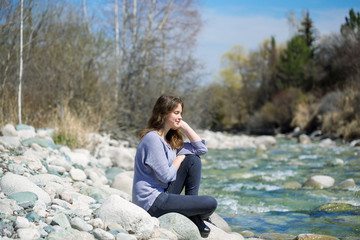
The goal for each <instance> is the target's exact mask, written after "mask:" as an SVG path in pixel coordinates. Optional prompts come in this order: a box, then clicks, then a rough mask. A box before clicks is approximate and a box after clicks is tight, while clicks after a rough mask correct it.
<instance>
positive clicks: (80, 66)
mask: <svg viewBox="0 0 360 240" xmlns="http://www.w3.org/2000/svg"><path fill="white" fill-rule="evenodd" d="M21 3H22V2H21V1H20V0H19V1H13V0H2V1H0V108H1V112H2V114H1V115H0V125H1V126H3V125H5V124H7V123H12V124H18V123H23V124H28V125H32V126H35V127H36V128H44V127H51V128H54V129H56V133H55V134H56V136H55V139H58V141H59V142H62V141H65V143H66V144H68V145H69V144H70V145H71V144H72V143H73V144H74V145H76V144H78V142H77V141H76V140H75V139H78V138H79V137H80V136H81V135H82V134H83V133H86V132H106V133H111V134H112V135H113V137H115V138H122V137H124V135H125V136H126V135H128V136H134V135H136V134H137V133H138V132H139V131H140V130H142V129H143V128H144V127H145V125H146V121H147V118H148V117H149V115H150V113H151V108H152V105H153V103H154V101H155V100H156V98H157V97H158V96H160V95H161V94H172V95H178V96H181V97H182V99H183V100H184V102H185V107H184V116H183V117H184V119H187V121H188V122H191V123H192V124H193V125H194V126H196V127H197V128H200V129H210V130H214V131H228V132H232V133H246V134H254V135H259V134H277V133H289V132H293V131H294V130H295V129H296V130H297V131H299V132H301V133H306V134H312V133H314V132H321V135H323V136H327V137H330V138H333V139H342V140H345V141H350V140H354V139H359V138H360V13H359V12H355V11H354V10H353V9H349V12H348V15H347V16H344V23H343V24H342V26H341V28H340V29H339V32H338V33H336V34H332V35H329V36H322V37H321V38H320V37H319V36H318V33H317V30H316V27H315V25H316V23H314V22H313V21H312V19H311V15H310V12H308V11H305V12H304V14H303V16H302V19H301V21H300V23H299V24H298V25H295V24H294V26H293V28H294V29H295V32H296V33H295V34H294V35H293V36H292V37H291V38H290V39H289V40H288V42H286V43H278V42H277V41H276V39H275V38H274V37H272V36H269V39H264V41H263V42H262V43H261V44H260V45H259V47H258V48H257V49H256V50H254V51H247V50H246V49H245V48H244V47H242V46H234V47H232V48H231V49H229V51H228V52H226V53H224V55H223V57H222V62H221V66H222V69H221V71H220V72H219V73H218V74H217V76H216V78H214V79H213V81H212V82H210V83H207V84H204V81H203V79H204V78H205V73H204V71H203V63H201V62H200V60H199V59H197V58H196V57H195V56H194V49H196V39H197V36H198V34H199V31H200V30H201V27H202V24H203V22H202V18H201V12H200V10H199V4H200V3H199V2H198V1H195V0H167V1H156V0H152V1H137V0H123V1H121V0H120V1H118V0H113V1H104V4H102V5H101V7H100V6H99V8H98V9H97V11H96V14H88V13H89V11H88V9H89V6H88V5H87V1H86V0H83V1H80V2H77V3H76V4H75V3H74V2H72V1H66V0H63V1H47V0H37V1H35V0H25V1H23V5H22V4H21ZM92 12H94V11H92ZM21 16H23V17H22V18H21ZM21 29H22V31H21ZM19 69H21V71H20V70H19ZM19 96H20V98H19ZM19 99H20V100H19ZM19 104H20V106H21V107H19ZM19 109H20V111H19ZM74 147H75V146H74Z"/></svg>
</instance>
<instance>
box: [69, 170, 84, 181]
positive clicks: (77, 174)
mask: <svg viewBox="0 0 360 240" xmlns="http://www.w3.org/2000/svg"><path fill="white" fill-rule="evenodd" d="M69 173H70V176H71V178H72V179H73V180H74V181H82V182H83V181H85V180H86V174H85V172H84V171H83V170H81V169H78V168H72V169H71V170H70V172H69Z"/></svg>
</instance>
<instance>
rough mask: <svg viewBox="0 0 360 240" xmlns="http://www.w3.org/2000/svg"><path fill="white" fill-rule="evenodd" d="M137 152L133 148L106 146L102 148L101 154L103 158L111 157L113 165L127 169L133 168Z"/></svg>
mask: <svg viewBox="0 0 360 240" xmlns="http://www.w3.org/2000/svg"><path fill="white" fill-rule="evenodd" d="M135 152H136V150H135V149H131V148H125V147H112V146H106V147H103V148H102V149H101V150H100V152H99V155H100V157H101V158H102V157H108V158H110V159H111V162H112V163H113V166H116V167H119V168H121V169H125V170H133V169H134V159H135Z"/></svg>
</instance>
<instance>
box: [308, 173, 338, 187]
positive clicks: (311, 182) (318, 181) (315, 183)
mask: <svg viewBox="0 0 360 240" xmlns="http://www.w3.org/2000/svg"><path fill="white" fill-rule="evenodd" d="M334 183H335V180H334V178H332V177H329V176H323V175H316V176H312V177H310V178H309V179H308V180H306V182H305V183H304V184H303V187H309V188H316V189H323V188H329V187H332V186H333V185H334Z"/></svg>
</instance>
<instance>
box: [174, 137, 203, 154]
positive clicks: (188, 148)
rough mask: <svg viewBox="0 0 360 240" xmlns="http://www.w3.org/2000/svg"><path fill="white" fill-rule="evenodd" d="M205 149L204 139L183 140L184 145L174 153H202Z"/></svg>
mask: <svg viewBox="0 0 360 240" xmlns="http://www.w3.org/2000/svg"><path fill="white" fill-rule="evenodd" d="M207 151H208V150H207V147H206V145H205V140H202V141H198V142H185V143H184V146H183V147H182V148H181V149H179V150H178V151H177V153H176V155H189V154H196V155H204V154H205V153H207Z"/></svg>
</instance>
